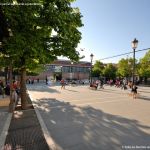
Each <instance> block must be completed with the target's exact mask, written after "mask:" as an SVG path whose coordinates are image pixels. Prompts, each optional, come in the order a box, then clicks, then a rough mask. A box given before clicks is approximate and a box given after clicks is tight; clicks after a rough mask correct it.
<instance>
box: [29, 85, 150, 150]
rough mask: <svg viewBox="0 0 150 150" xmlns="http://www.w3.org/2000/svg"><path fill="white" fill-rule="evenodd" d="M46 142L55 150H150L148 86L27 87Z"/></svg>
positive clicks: (149, 89)
mask: <svg viewBox="0 0 150 150" xmlns="http://www.w3.org/2000/svg"><path fill="white" fill-rule="evenodd" d="M28 89H29V94H30V96H31V98H32V101H33V103H34V106H35V108H36V112H37V114H38V116H39V118H40V122H41V124H42V126H43V130H44V132H45V134H46V137H47V142H49V145H51V146H52V147H53V148H56V149H58V150H113V149H114V150H120V149H127V148H138V149H148V148H149V149H150V87H139V88H138V91H139V96H138V98H137V99H134V100H133V98H132V97H130V96H129V95H128V93H129V91H124V90H121V89H120V88H115V87H110V86H105V87H104V89H98V90H91V89H89V87H88V86H66V89H65V90H62V89H61V88H60V86H50V87H48V86H46V85H44V84H35V85H30V86H28Z"/></svg>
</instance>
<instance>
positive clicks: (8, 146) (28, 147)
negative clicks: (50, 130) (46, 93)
mask: <svg viewBox="0 0 150 150" xmlns="http://www.w3.org/2000/svg"><path fill="white" fill-rule="evenodd" d="M31 106H32V105H30V107H29V109H27V110H20V109H19V108H20V107H16V110H15V111H14V113H8V106H6V107H2V106H1V107H0V120H1V121H0V150H49V149H50V148H49V147H48V144H47V143H46V140H45V138H44V134H43V132H42V130H41V125H40V123H39V120H38V118H37V114H36V112H35V110H34V109H33V107H31Z"/></svg>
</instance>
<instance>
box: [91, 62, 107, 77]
mask: <svg viewBox="0 0 150 150" xmlns="http://www.w3.org/2000/svg"><path fill="white" fill-rule="evenodd" d="M103 69H104V65H103V63H102V62H100V61H98V60H97V61H96V62H95V64H94V66H93V69H92V76H95V77H99V76H100V75H102V74H103Z"/></svg>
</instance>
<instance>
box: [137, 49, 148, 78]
mask: <svg viewBox="0 0 150 150" xmlns="http://www.w3.org/2000/svg"><path fill="white" fill-rule="evenodd" d="M138 73H139V75H140V77H144V78H145V81H147V78H150V50H149V51H148V52H147V53H146V54H145V56H144V57H143V58H141V59H140V62H139V69H138Z"/></svg>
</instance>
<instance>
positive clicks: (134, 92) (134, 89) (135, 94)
mask: <svg viewBox="0 0 150 150" xmlns="http://www.w3.org/2000/svg"><path fill="white" fill-rule="evenodd" d="M137 89H138V87H137V86H136V85H135V84H134V85H133V87H132V90H131V92H132V95H133V99H136V98H137Z"/></svg>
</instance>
